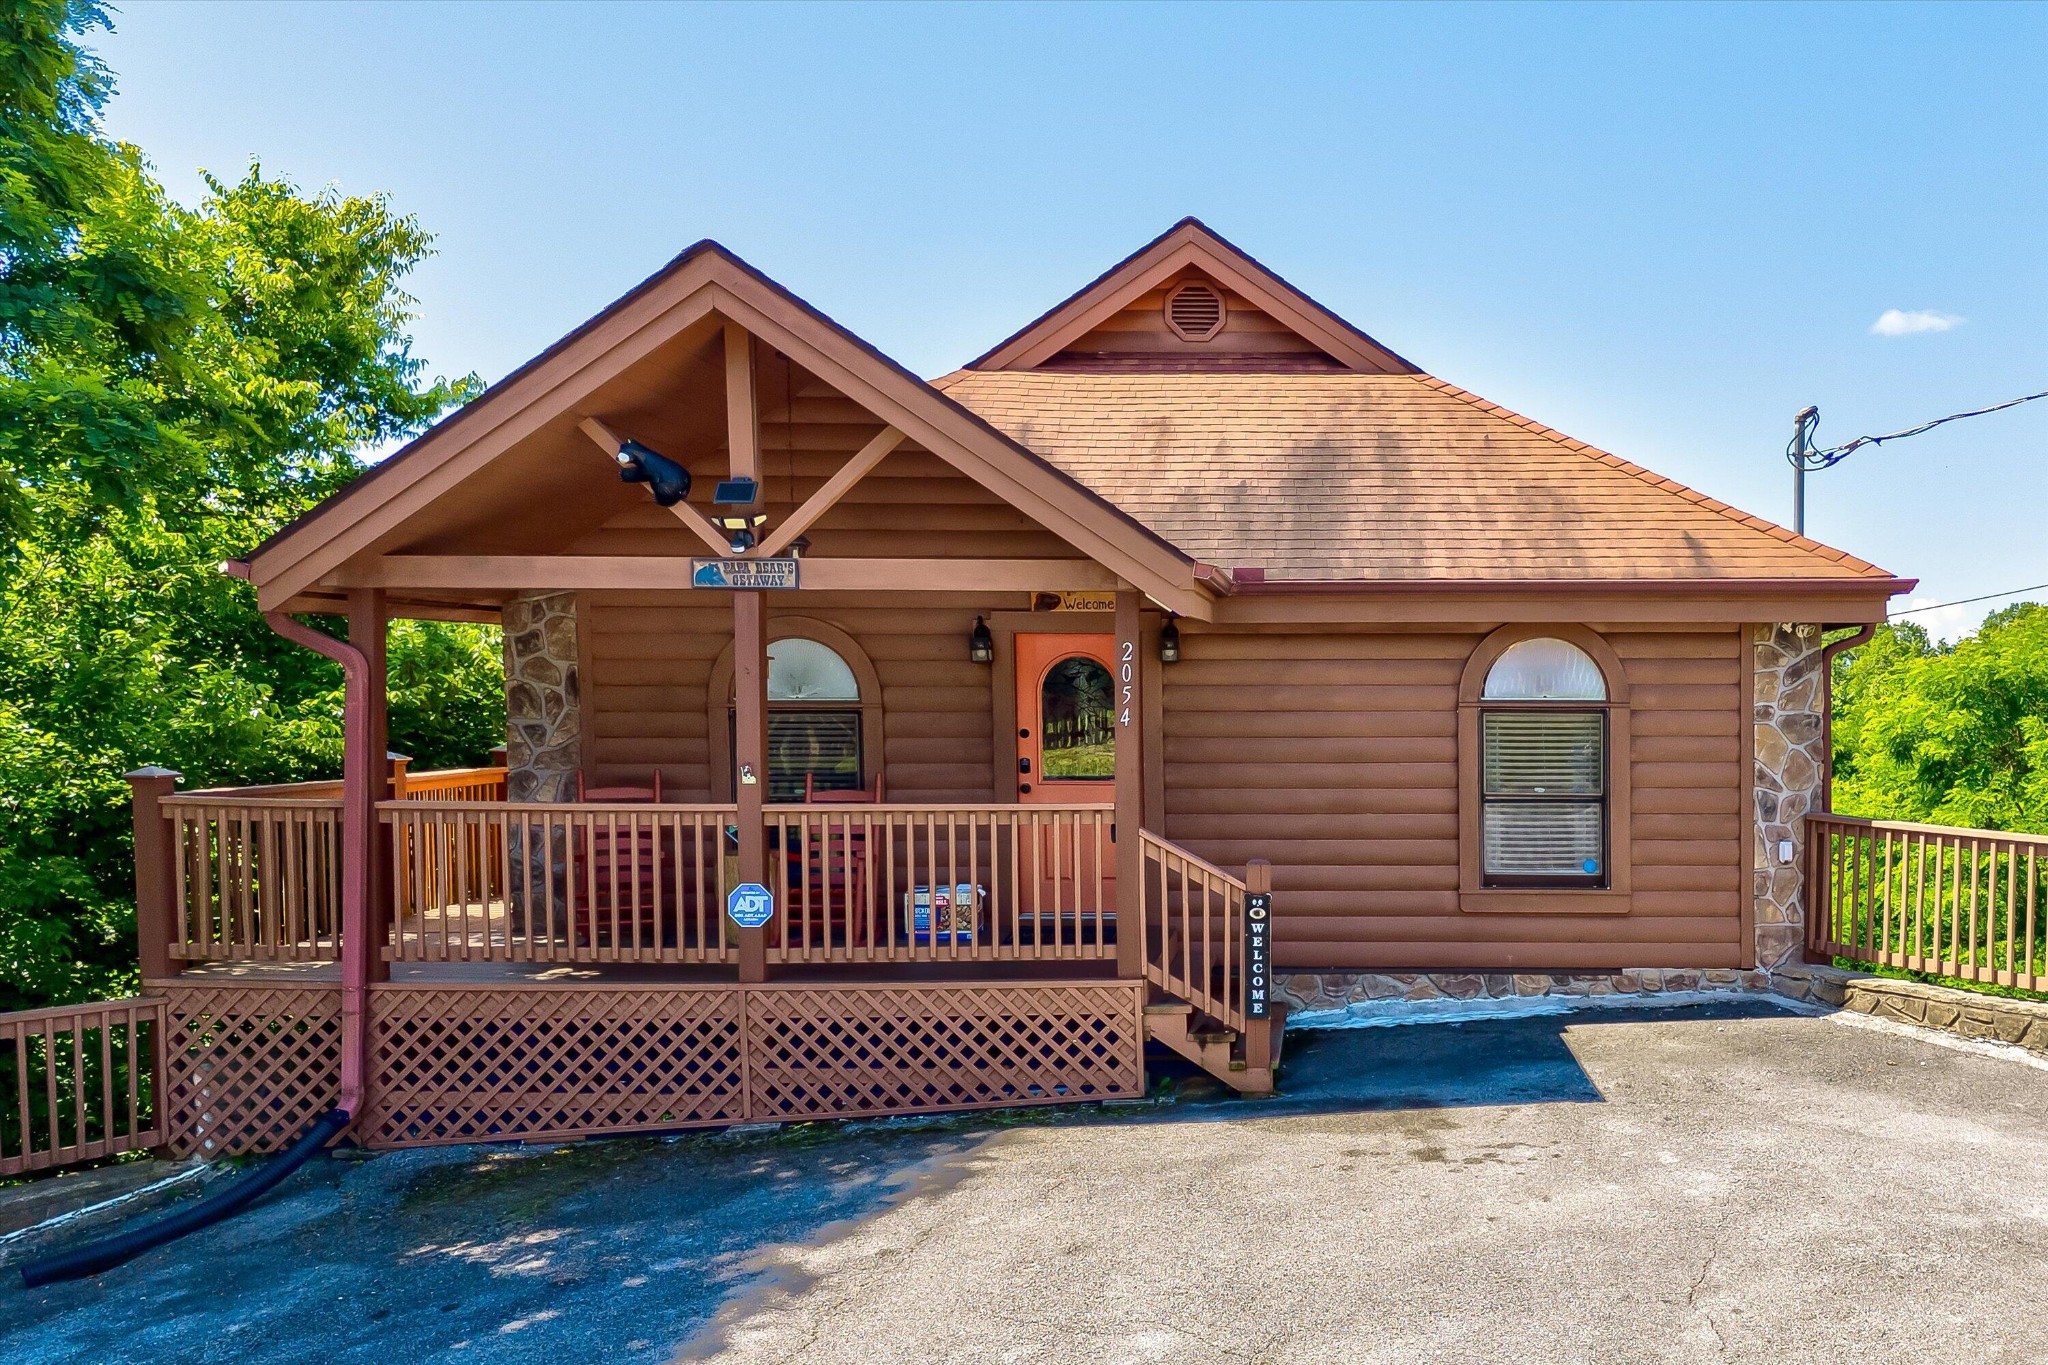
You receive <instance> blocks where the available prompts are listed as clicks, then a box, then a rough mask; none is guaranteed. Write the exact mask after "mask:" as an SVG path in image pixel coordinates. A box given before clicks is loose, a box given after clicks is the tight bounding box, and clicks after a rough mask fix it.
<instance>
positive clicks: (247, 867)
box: [162, 768, 505, 962]
mask: <svg viewBox="0 0 2048 1365" xmlns="http://www.w3.org/2000/svg"><path fill="white" fill-rule="evenodd" d="M394 777H395V780H396V781H397V782H398V783H399V784H402V785H401V787H400V789H401V790H402V792H403V795H404V797H405V799H407V800H411V801H431V800H443V799H448V800H455V799H462V800H478V801H482V800H497V801H502V800H503V799H504V793H505V770H504V769H503V768H451V769H448V770H445V771H442V772H427V773H410V774H407V773H405V772H404V771H403V769H402V768H399V769H396V771H395V773H394ZM162 810H163V815H164V818H165V819H166V820H168V821H170V823H171V862H172V880H173V906H172V925H171V956H172V957H174V958H183V959H185V960H187V961H236V962H303V961H314V962H324V961H329V960H332V959H334V958H336V957H338V956H339V955H340V952H341V783H339V782H287V783H276V784H272V785H268V786H258V787H221V788H213V789H208V790H202V791H190V792H178V793H175V794H173V795H170V796H166V797H164V798H163V800H162Z"/></svg>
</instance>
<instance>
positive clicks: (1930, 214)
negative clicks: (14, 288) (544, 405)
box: [98, 3, 2048, 635]
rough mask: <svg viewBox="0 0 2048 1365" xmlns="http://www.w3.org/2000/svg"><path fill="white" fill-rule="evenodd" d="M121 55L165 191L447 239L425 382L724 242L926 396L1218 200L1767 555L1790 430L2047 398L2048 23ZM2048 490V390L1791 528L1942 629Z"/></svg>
mask: <svg viewBox="0 0 2048 1365" xmlns="http://www.w3.org/2000/svg"><path fill="white" fill-rule="evenodd" d="M116 24H117V28H118V32H117V33H116V34H115V35H114V36H112V37H102V39H101V40H99V43H98V45H99V47H100V50H101V51H102V53H103V55H104V56H105V57H106V59H107V60H108V62H109V63H110V64H111V65H112V67H113V68H114V70H115V72H116V74H117V76H118V78H119V81H120V93H119V95H118V96H117V97H116V99H115V100H114V102H113V104H112V105H111V107H110V109H109V113H108V125H109V128H110V130H111V131H112V132H113V133H114V134H115V135H117V136H119V137H123V138H126V139H128V140H131V141H133V142H136V143H137V144H139V145H140V146H141V147H142V148H143V149H144V150H145V151H146V153H147V154H148V155H149V157H150V158H151V160H152V161H153V162H154V163H155V165H156V167H157V169H158V171H159V173H160V174H161V175H162V177H163V178H164V180H165V182H166V183H167V184H168V185H169V186H170V187H171V189H172V191H173V193H175V194H177V195H179V196H180V197H181V198H187V199H191V198H194V197H196V195H197V193H198V179H197V170H198V168H200V167H206V168H208V169H211V170H213V171H215V172H217V173H220V174H223V175H235V174H238V173H239V172H240V170H241V168H242V167H243V166H244V165H246V163H247V162H248V161H249V159H250V158H251V157H253V156H260V157H261V158H262V160H263V163H264V165H265V167H266V168H267V169H268V170H270V171H272V172H274V173H282V174H286V175H289V176H291V177H292V178H294V179H296V180H297V181H298V182H299V183H300V184H301V185H303V186H307V187H317V186H320V185H325V184H330V183H331V184H333V185H335V186H337V187H339V188H340V189H342V190H345V191H348V192H352V193H360V192H369V191H375V190H383V191H387V192H389V193H390V194H391V196H392V198H393V200H394V201H395V203H396V204H397V205H398V206H399V207H400V208H401V209H403V210H405V211H407V212H410V213H414V214H416V215H418V217H419V218H420V220H421V222H422V223H423V224H424V225H425V226H426V227H427V228H429V229H430V230H431V231H432V232H434V233H435V234H436V235H437V238H438V247H439V252H440V254H439V255H438V256H437V257H436V258H435V259H434V260H433V261H432V262H431V263H429V264H428V265H427V266H426V267H425V268H424V269H422V270H421V271H420V273H419V274H418V275H417V276H416V277H415V280H414V284H413V289H414V292H415V293H417V294H418V296H419V298H420V309H421V317H420V320H419V322H418V325H417V329H416V334H417V339H418V346H417V349H418V352H419V353H420V354H421V355H423V356H425V357H426V358H427V359H428V360H429V362H430V363H431V364H432V365H433V366H434V367H435V368H436V369H437V370H440V371H445V372H456V373H459V372H463V371H469V370H474V371H475V372H477V373H478V374H480V375H482V376H484V377H485V378H486V379H493V378H496V377H498V376H500V375H502V374H504V373H505V372H506V371H507V370H509V369H511V368H512V367H514V366H515V365H517V364H519V363H520V362H521V361H523V360H525V359H526V358H527V357H528V356H530V355H532V354H533V353H534V352H536V351H538V350H540V349H541V348H542V347H544V346H545V345H547V344H548V343H549V342H550V341H552V340H553V339H555V338H556V337H557V336H559V335H560V334H561V333H563V332H564V331H566V330H568V329H569V328H571V327H573V326H574V325H575V324H576V323H578V322H580V321H581V320H582V319H583V318H585V317H587V316H588V315H589V314H591V313H592V312H594V311H596V310H597V309H598V308H600V307H602V306H603V305H604V304H605V303H607V302H608V301H610V300H611V299H612V298H614V297H616V296H617V295H618V294H619V293H621V292H622V291H624V290H625V289H626V288H628V287H629V286H631V285H632V284H633V283H635V282H636V281H638V280H639V279H641V278H642V277H644V276H645V275H647V274H648V273H649V272H651V271H652V270H654V269H655V268H657V267H658V266H659V265H660V264H661V263H662V262H663V261H665V260H667V259H668V258H669V257H670V256H671V255H673V254H674V253H675V252H676V251H678V250H680V249H681V248H682V247H683V246H685V245H687V244H688V243H690V242H692V241H694V240H696V239H698V238H700V237H706V236H709V237H716V238H718V239H719V240H721V241H723V242H724V243H726V245H728V246H729V247H731V248H732V249H734V250H735V251H737V252H738V253H739V254H740V255H742V256H744V257H746V258H747V259H748V260H750V261H752V262H753V263H754V264H755V265H757V266H759V267H760V268H761V269H763V270H765V271H767V272H768V273H769V274H770V275H773V276H774V277H775V278H777V279H779V280H781V281H782V282H783V283H784V284H786V285H788V286H789V287H790V288H792V289H794V290H795V291H796V292H797V293H799V294H801V295H803V296H804V297H806V298H808V299H809V300H810V301H811V302H812V303H814V304H816V305H817V306H819V307H821V308H823V309H824V310H825V311H826V312H828V313H830V314H831V315H832V316H834V317H835V318H837V319H838V320H839V321H841V322H843V323H845V324H846V325H848V326H850V327H851V328H853V329H854V330H855V331H856V332H859V333H860V334H861V335H863V336H864V337H866V338H867V339H869V340H870V341H872V342H874V343H875V344H876V345H878V346H880V347H881V348H882V349H883V350H885V351H887V352H888V353H890V354H891V355H893V356H895V357H896V358H897V359H898V360H900V361H902V362H903V363H904V364H906V365H908V366H910V367H911V368H912V369H915V370H917V371H919V372H920V373H923V374H926V375H936V374H940V373H943V372H945V371H946V370H948V369H950V368H952V367H954V366H955V365H957V364H959V363H960V362H961V361H963V360H966V359H968V358H970V357H972V356H974V355H976V354H978V353H979V352H980V351H981V350H983V349H984V348H986V347H987V346H988V345H989V344H990V343H992V342H993V341H995V340H996V339H998V338H1000V337H1002V336H1004V335H1006V334H1007V333H1008V332H1010V331H1011V330H1013V329H1014V328H1015V327H1017V326H1018V325H1020V324H1021V323H1022V322H1024V321H1026V320H1027V319H1029V318H1031V317H1033V316H1035V315H1036V314H1037V313H1038V312H1040V311H1042V310H1043V309H1044V308H1046V307H1047V306H1049V305H1050V304H1052V303H1053V302H1055V301H1057V300H1058V299H1060V298H1061V297H1063V296H1064V295H1066V294H1067V293H1068V292H1070V291H1071V290H1073V289H1074V288H1075V287H1077V286H1078V285H1080V284H1081V283H1083V282H1084V281H1086V280H1087V279H1089V278H1091V277H1093V276H1094V275H1095V274H1096V273H1098V272H1099V271H1100V270H1102V269H1103V268H1104V267H1105V266H1107V265H1109V264H1110V263H1111V262H1113V261H1115V260H1117V259H1118V258H1120V257H1121V256H1123V255H1125V254H1126V253H1128V252H1129V251H1130V250H1132V249H1133V248H1135V247H1136V246H1138V245H1139V244H1140V243H1142V242H1143V241H1145V240H1146V239H1148V238H1150V237H1151V236H1153V235H1155V234H1156V233H1158V232H1159V231H1161V230H1162V229H1164V228H1165V227H1166V226H1167V225H1168V224H1170V223H1171V222H1173V221H1174V220H1175V219H1177V218H1179V217H1180V216H1181V215H1183V214H1186V213H1194V214H1198V215H1200V216H1201V217H1203V218H1204V219H1206V220H1207V221H1208V222H1209V223H1210V224H1211V225H1212V226H1214V227H1215V228H1217V229H1218V230H1219V231H1221V232H1223V233H1224V234H1225V235H1226V236H1229V237H1231V238H1232V239H1234V240H1235V241H1237V242H1238V243H1239V244H1240V245H1242V246H1244V247H1245V248H1247V249H1248V250H1250V251H1251V252H1253V254H1255V255H1257V256H1259V257H1260V258H1261V259H1262V260H1264V261H1265V262H1266V263H1267V264H1268V265H1270V266H1272V267H1273V268H1274V269H1276V270H1278V271H1279V272H1280V273H1282V274H1283V275H1286V276H1288V277H1289V278H1290V279H1292V280H1293V281H1294V282H1295V283H1296V284H1297V285H1299V286H1300V287H1302V288H1303V289H1305V290H1307V291H1308V292H1309V293H1310V294H1312V295H1314V296H1315V297H1317V298H1318V299H1320V300H1321V301H1323V302H1324V303H1325V304H1327V305H1328V306H1330V307H1331V308H1333V309H1335V310H1336V311H1337V312H1339V313H1341V314H1343V315H1345V316H1346V317H1348V318H1349V319H1351V320H1352V321H1353V322H1355V323H1356V324H1358V325H1359V326H1361V327H1363V328H1364V329H1365V330H1366V331H1368V332H1371V333H1372V334H1373V335H1375V336H1376V337H1378V338H1379V339H1380V340H1382V341H1384V342H1385V343H1386V344H1388V345H1389V346H1391V347H1393V348H1394V349H1395V350H1397V351H1399V352H1401V353H1402V354H1403V355H1406V356H1408V357H1409V358H1410V359H1413V360H1415V361H1416V362H1417V363H1419V364H1421V365H1422V366H1423V367H1424V368H1425V369H1427V370H1429V371H1431V372H1432V373H1435V374H1439V375H1441V376H1443V377H1444V378H1446V379H1449V380H1451V381H1452V382H1454V383H1457V384H1460V385H1462V386H1464V387H1465V388H1468V389H1472V390H1474V391H1475V392H1478V393H1480V394H1483V395H1485V396H1486V397H1488V398H1491V399H1493V400H1495V401H1496V402H1500V403H1503V404H1506V405H1507V406H1509V407H1511V408H1515V409H1517V410H1519V411H1522V412H1524V413H1527V414H1528V415H1530V416H1532V417H1535V418H1537V419H1538V420H1540V421H1543V422H1546V423H1549V424H1550V425H1552V426H1556V427H1559V428H1562V429H1563V430H1565V431H1568V432H1570V433H1571V434H1572V435H1575V436H1578V437H1580V438H1582V439H1584V440H1588V441H1591V442H1593V443H1594V444H1596V445H1599V446H1602V447H1604V448H1606V449H1608V450H1612V451H1614V452H1616V453H1617V454H1620V455H1623V456H1625V457H1626V458H1629V459H1632V460H1635V461H1637V462H1639V463H1642V464H1646V465H1648V466H1650V467H1651V468H1653V469H1656V470H1657V471H1659V472H1660V473H1664V474H1668V475H1670V476H1671V477H1673V478H1676V479H1679V480H1681V481H1683V482H1685V483H1688V484H1691V485H1692V486H1694V487H1696V488H1699V489H1701V490H1703V491H1705V492H1707V493H1710V494H1712V495H1714V496H1716V497H1720V498H1724V499H1726V500H1727V501H1729V502H1732V503H1734V504H1736V505H1737V506H1739V507H1743V508H1745V509H1747V510H1750V511H1753V512H1757V513H1759V514H1761V515H1765V516H1769V517H1772V518H1773V519H1776V520H1781V521H1789V520H1790V516H1791V512H1790V489H1789V485H1790V473H1789V470H1788V469H1787V466H1786V465H1785V462H1784V459H1783V455H1782V452H1783V449H1784V445H1785V441H1786V438H1787V435H1788V434H1789V430H1790V425H1791V417H1792V414H1793V413H1795V412H1796V411H1798V410H1799V409H1800V408H1801V407H1803V406H1805V405H1806V404H1808V403H1817V404H1819V405H1820V408H1821V412H1822V425H1821V429H1820V437H1821V439H1822V441H1823V442H1836V441H1841V440H1846V439H1847V438H1849V437H1850V436H1854V435H1861V434H1865V433H1868V432H1880V431H1889V430H1893V429H1895V428H1898V427H1903V426H1907V425H1910V424H1912V423H1915V422H1917V421H1921V420H1924V419H1926V418H1929V417H1935V416H1939V415H1941V414H1943V413H1947V412H1952V411H1955V410H1957V409H1960V408H1964V407H1975V406H1980V405H1983V404H1986V403H1990V402H1996V401H1999V400H2002V399H2006V398H2010V397H2013V396H2015V395H2017V394H2020V393H2023V392H2033V391H2037V390H2040V389H2048V80H2044V79H2043V78H2042V73H2043V71H2044V70H2048V5H2042V4H2002V5H1984V6H1973V5H1964V4H1943V5H1937V6H1927V7H1921V6H1913V5H1869V6H1865V5H1852V6H1832V5H1798V6H1785V7H1778V6H1742V5H1717V6H1684V5H1658V6H1641V7H1627V6H1621V5H1599V6H1589V7H1575V6H1559V5H1549V6H1535V5H1521V6H1501V7H1493V6H1481V5H1474V6H1465V7H1458V6H1448V5H1446V6H1417V7H1409V6H1399V5H1376V6H1347V7H1338V6H1327V7H1326V6H1303V7H1281V6H1256V7H1242V8H1240V7H1232V6H1226V5H1207V6H1201V7H1186V8H1179V7H1169V6H1107V5H1105V6H1091V7H1081V6H1057V7H1009V6H1000V5H981V6H974V7H935V6H884V7H861V6H855V5H837V6H830V7H825V6H794V7H774V6H767V5H756V6H746V7H737V8H728V7H673V8H670V7H659V6H652V5H629V6H617V7H611V6H599V5H576V6H552V5H483V4H467V5H457V4H413V5H396V6H378V5H372V4H352V5H331V4H329V5H314V4H305V5H262V4H253V3H239V4H231V5H211V4H131V5H130V6H128V7H127V8H126V10H125V12H123V13H121V14H119V15H118V16H117V18H116ZM1890 310H1898V311H1899V312H1901V313H1927V314H1933V315H1938V321H1939V320H1947V323H1946V326H1945V329H1944V330H1937V329H1935V328H1934V327H1928V328H1926V329H1923V330H1907V331H1904V332H1903V333H1902V334H1897V335H1885V334H1882V333H1881V332H1873V326H1874V325H1875V324H1877V323H1878V321H1879V319H1880V318H1881V317H1883V316H1884V315H1885V314H1886V313H1887V312H1888V311H1890ZM1889 330H1892V331H1898V330H1899V329H1897V328H1891V329H1889ZM2044 492H2048V400H2044V401H2043V402H2041V403H2038V404H2035V405H2032V406H2031V407H2029V408H2025V409H2021V410H2018V411H2016V412H2012V413H2003V414H1999V415H1996V416H1992V417H1986V418H1980V419H1976V420H1974V421H1971V422H1967V423H1958V424H1955V425H1954V426H1951V427H1948V428H1944V429H1943V430H1942V431H1940V432H1937V433H1934V434H1931V435H1928V436H1924V437H1920V438H1917V439H1915V440H1912V441H1908V442H1901V443H1898V444H1896V445H1892V446H1887V447H1884V448H1882V449H1879V450H1874V451H1873V450H1866V451H1864V452H1862V453H1859V454H1858V455H1856V456H1853V457H1851V459H1850V460H1849V461H1848V462H1847V463H1845V464H1843V465H1841V466H1839V467H1838V468H1836V469H1835V470H1832V471H1830V472H1828V473H1825V474H1820V475H1816V476H1814V478H1813V480H1812V481H1811V483H1810V485H1809V494H1808V497H1809V502H1808V517H1809V520H1808V529H1809V531H1810V532H1811V533H1812V534H1814V535H1816V536H1817V537H1819V538H1820V539H1823V540H1826V541H1828V542H1830V543H1833V544H1836V545H1839V546H1841V547H1843V548H1845V549H1848V550H1851V551H1853V552H1855V553H1857V554H1859V555H1862V556H1863V557H1865V558H1867V559H1872V560H1875V561H1876V562H1878V563H1880V564H1882V565H1884V566H1885V567H1886V568H1889V569H1891V570H1893V571H1894V572H1897V573H1900V574H1904V575H1909V576H1917V577H1919V578H1920V579H1922V583H1923V586H1922V589H1921V591H1920V592H1919V593H1917V594H1916V595H1915V597H1914V599H1913V603H1915V604H1917V603H1924V602H1939V601H1947V600H1950V599H1954V598H1961V597H1971V596H1975V595H1977V594H1980V593H1991V592H1997V591H2000V590H2004V589H2009V588H2015V587H2019V586H2021V585H2024V584H2033V583H2043V582H2048V535H2044V533H2043V521H2044V509H2048V498H2044V496H2043V494H2044ZM2032 596H2034V597H2036V598H2041V599H2044V600H2048V593H2035V594H2032ZM2000 605H2002V603H2000V602H1990V603H1986V604H1983V605H1982V606H1977V607H1969V608H1963V609H1959V610H1955V611H1946V612H1940V613H1931V614H1928V615H1924V616H1921V617H1919V618H1918V619H1920V620H1922V621H1924V622H1928V623H1929V624H1930V625H1932V626H1933V627H1934V628H1935V629H1936V631H1937V633H1939V634H1945V635H1954V634H1956V633H1958V632H1959V631H1961V630H1965V629H1968V628H1970V627H1972V626H1973V625H1974V624H1975V622H1976V621H1977V620H1978V619H1979V617H1980V616H1981V614H1982V612H1984V611H1986V610H1989V609H1993V608H1996V607H1998V606H2000Z"/></svg>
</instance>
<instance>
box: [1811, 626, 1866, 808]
mask: <svg viewBox="0 0 2048 1365" xmlns="http://www.w3.org/2000/svg"><path fill="white" fill-rule="evenodd" d="M1823 629H1825V627H1823ZM1875 634H1877V627H1876V625H1874V624H1873V625H1867V626H1865V627H1863V629H1861V630H1859V631H1857V632H1856V633H1855V634H1854V635H1844V636H1843V637H1842V638H1841V639H1839V640H1837V641H1835V642H1834V643H1833V644H1831V645H1822V646H1821V650H1820V796H1821V800H1822V801H1824V802H1826V803H1827V804H1826V806H1825V808H1824V809H1826V810H1828V811H1833V810H1834V808H1835V656H1836V655H1837V654H1840V653H1841V652H1842V651H1843V650H1845V649H1854V648H1856V646H1858V645H1864V644H1869V643H1870V637H1871V636H1873V635H1875Z"/></svg>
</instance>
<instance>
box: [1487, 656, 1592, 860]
mask: <svg viewBox="0 0 2048 1365" xmlns="http://www.w3.org/2000/svg"><path fill="white" fill-rule="evenodd" d="M1607 699H1608V698H1607V681H1606V678H1605V677H1604V676H1603V675H1602V673H1601V671H1600V666H1599V665H1598V664H1597V663H1595V662H1594V661H1593V659H1592V658H1591V657H1590V656H1589V655H1587V653H1586V652H1585V651H1584V650H1582V649H1580V648H1579V647H1578V646H1576V645H1574V644H1571V643H1570V642H1568V641H1565V640H1559V639H1554V638H1550V637H1539V638H1536V639H1529V640H1522V641H1519V642H1517V643H1515V644H1513V645H1510V646H1509V647H1508V648H1507V650H1506V651H1504V652H1503V653H1502V654H1501V656H1500V657H1499V658H1498V659H1496V660H1494V662H1493V666H1492V667H1491V668H1490V669H1489V670H1488V671H1487V674H1486V682H1485V686H1484V688H1483V689H1482V690H1481V692H1480V702H1481V709H1480V714H1479V755H1480V839H1481V848H1482V858H1483V863H1482V872H1483V877H1484V885H1487V886H1502V887H1513V886H1587V887H1598V886H1605V885H1607V878H1608V867H1607V863H1608V829H1609V823H1610V822H1609V818H1608V799H1609V792H1608V780H1607V773H1608V763H1607V745H1608V717H1607V709H1606V706H1605V705H1604V703H1605V702H1606V701H1607Z"/></svg>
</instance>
